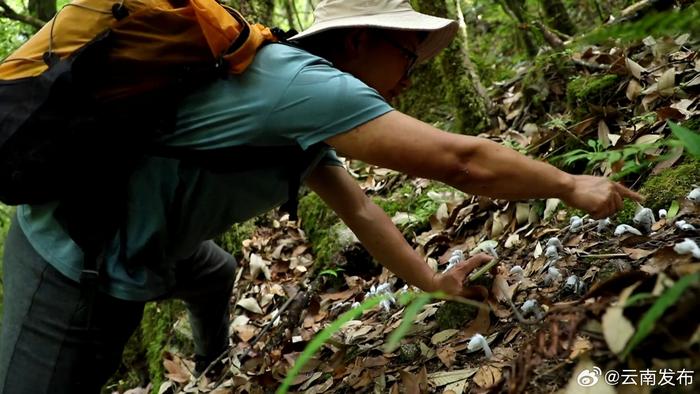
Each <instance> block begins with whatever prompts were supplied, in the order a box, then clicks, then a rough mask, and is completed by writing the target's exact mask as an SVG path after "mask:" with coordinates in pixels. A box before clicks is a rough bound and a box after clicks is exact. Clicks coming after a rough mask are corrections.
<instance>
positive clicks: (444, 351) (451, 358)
mask: <svg viewBox="0 0 700 394" xmlns="http://www.w3.org/2000/svg"><path fill="white" fill-rule="evenodd" d="M437 357H438V358H439V359H440V361H442V363H443V364H445V366H446V367H447V368H452V365H454V363H455V361H457V352H456V351H455V349H454V348H453V347H452V346H450V345H448V346H445V347H442V348H440V349H438V350H437Z"/></svg>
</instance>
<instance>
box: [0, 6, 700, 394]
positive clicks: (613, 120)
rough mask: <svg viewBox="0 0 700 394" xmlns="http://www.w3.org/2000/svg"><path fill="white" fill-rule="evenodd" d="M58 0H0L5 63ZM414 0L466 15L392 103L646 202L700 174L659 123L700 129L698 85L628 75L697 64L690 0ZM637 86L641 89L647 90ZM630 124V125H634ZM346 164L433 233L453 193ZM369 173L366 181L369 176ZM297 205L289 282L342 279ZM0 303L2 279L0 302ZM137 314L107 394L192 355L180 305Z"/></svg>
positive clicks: (667, 199) (333, 245)
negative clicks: (618, 185)
mask: <svg viewBox="0 0 700 394" xmlns="http://www.w3.org/2000/svg"><path fill="white" fill-rule="evenodd" d="M65 3H66V1H64V0H59V1H53V0H29V1H28V2H23V1H18V0H0V58H5V57H6V56H7V55H9V54H10V53H11V52H12V51H13V50H14V49H15V48H17V47H18V46H19V45H21V44H22V43H23V42H24V41H26V40H27V39H28V38H29V37H30V36H31V35H32V34H33V32H35V31H36V30H37V29H38V28H40V27H41V26H42V25H43V24H44V23H45V22H46V21H48V20H49V19H50V18H51V17H52V16H53V15H54V14H55V13H56V11H57V10H59V9H60V8H61V7H62V6H63V5H64V4H65ZM226 3H227V4H229V5H231V6H232V7H234V8H236V9H238V10H240V11H241V12H242V13H243V14H244V15H247V16H248V18H249V20H251V21H255V22H260V23H263V24H265V25H268V26H278V27H280V28H282V29H285V30H287V29H295V30H297V31H301V30H303V29H304V28H305V27H307V26H309V25H310V24H311V22H312V20H313V17H312V10H313V8H314V6H315V5H316V4H317V3H318V0H308V1H302V0H251V1H244V0H242V1H235V0H231V1H228V2H226ZM411 3H412V4H413V6H414V7H415V8H416V9H417V10H419V11H421V12H424V13H428V14H433V15H437V16H442V17H448V18H452V19H458V20H460V22H461V24H460V31H459V34H458V37H457V39H456V40H455V41H454V42H453V43H452V45H450V47H449V48H447V50H445V51H443V53H442V54H441V55H440V56H438V57H437V58H436V59H434V60H433V61H431V62H429V63H426V64H422V65H420V66H418V67H417V69H416V70H415V73H414V76H413V79H412V82H413V86H412V87H411V88H410V89H409V90H408V91H407V92H406V93H405V94H404V95H403V96H402V97H400V98H398V99H397V100H396V101H395V102H394V103H393V105H394V106H395V107H396V108H397V109H399V110H401V111H403V112H406V113H408V114H411V115H413V116H415V117H417V118H419V119H421V120H423V121H425V122H428V123H431V124H433V125H435V126H437V127H439V128H442V129H444V130H448V131H451V132H455V133H461V134H470V135H481V136H485V137H488V138H494V139H496V140H498V141H499V142H502V143H504V144H506V145H507V146H510V147H512V148H515V149H518V150H519V151H521V152H523V153H526V154H530V155H532V156H535V157H540V158H542V159H543V160H549V161H550V162H552V163H553V164H556V165H558V166H560V167H562V168H565V169H567V170H569V171H572V172H577V173H584V172H585V173H592V174H598V175H606V176H614V177H616V179H619V180H620V181H623V182H625V183H627V184H628V185H631V186H633V187H635V188H636V189H642V190H645V191H647V192H649V193H650V194H651V197H652V198H651V204H653V208H654V209H659V208H664V207H668V205H669V204H670V203H671V202H672V201H673V200H674V199H675V198H678V197H679V196H680V195H681V194H683V195H684V194H685V193H686V192H687V190H686V189H687V188H689V187H690V186H691V185H693V184H694V183H700V171H699V169H700V166H699V165H698V162H697V161H696V160H693V159H692V158H691V157H690V156H689V155H687V154H684V153H683V150H682V149H681V150H680V152H679V151H678V149H677V146H674V145H672V144H666V143H667V141H669V140H670V132H669V130H668V129H667V128H664V127H665V122H666V120H675V121H678V122H679V123H681V124H682V125H684V126H685V127H687V128H689V129H691V130H698V129H700V121H699V115H698V112H697V111H698V109H697V104H698V103H697V101H696V98H697V93H696V91H694V90H692V89H691V90H689V91H690V92H691V93H688V94H686V93H678V92H675V91H674V93H673V94H670V95H669V94H665V93H663V92H656V91H649V89H651V87H650V86H647V85H646V84H645V85H644V86H642V85H641V84H639V83H638V84H637V85H640V86H639V88H638V89H637V88H636V87H635V86H636V85H634V84H633V83H632V80H640V81H641V80H643V79H644V78H647V79H648V81H647V82H649V85H651V82H652V80H653V82H656V83H657V85H658V84H661V79H662V78H661V77H660V76H659V75H660V74H662V73H663V72H664V71H665V70H667V68H668V67H669V64H673V62H674V61H678V62H679V63H680V62H682V61H686V60H688V59H689V57H688V56H690V57H691V58H690V59H691V60H688V61H691V62H692V61H693V60H692V59H696V57H695V56H696V55H695V52H694V51H695V50H696V49H697V39H698V33H699V32H700V24H699V23H698V22H697V20H698V17H699V16H700V12H699V11H698V7H697V6H696V5H693V3H694V2H693V1H665V0H653V1H641V2H639V1H630V0H611V1H602V0H582V1H571V0H497V1H481V0H473V1H472V0H444V1H443V0H412V1H411ZM679 9H681V10H682V11H679ZM649 40H651V41H649ZM651 42H653V44H652V43H651ZM664 48H666V49H664ZM644 51H647V52H649V53H651V54H652V55H649V54H645V55H644V56H641V55H640V56H639V57H638V58H636V59H637V60H638V61H639V63H644V65H643V67H642V66H639V64H638V63H637V62H634V64H636V65H637V66H639V67H642V68H643V69H644V71H643V72H641V74H640V75H628V74H629V73H632V74H634V72H635V71H636V72H637V73H638V74H639V69H636V68H635V67H636V66H634V65H632V66H630V63H626V64H623V65H622V66H620V64H618V63H616V61H617V60H619V59H620V58H622V59H623V63H624V59H625V58H628V59H633V58H635V55H636V54H639V53H640V52H644ZM674 51H685V52H684V53H692V55H687V56H686V57H685V58H682V59H680V60H679V59H675V60H674V58H673V56H674V55H672V54H671V53H672V52H674ZM621 53H622V55H621ZM644 53H646V52H644ZM674 53H675V52H674ZM670 54H671V55H670ZM648 55H649V56H651V57H649V56H648ZM657 55H658V56H657ZM651 58H653V60H649V59H651ZM696 64H698V63H696ZM619 67H623V68H625V67H626V70H627V71H624V72H622V71H619ZM696 67H697V66H696ZM698 71H700V70H698ZM657 74H659V75H657ZM674 77H675V79H674V81H673V82H672V85H673V86H671V90H673V89H674V87H680V86H681V85H683V84H685V85H684V87H685V86H687V87H689V88H692V87H693V86H697V85H692V83H693V81H694V79H692V78H693V77H692V76H690V77H687V78H686V76H685V74H682V73H681V72H678V74H677V75H676V74H674ZM630 85H632V86H633V88H630ZM688 85H690V86H688ZM642 88H646V90H645V92H646V93H644V92H643V91H642ZM677 93H678V94H677ZM654 94H656V97H655V98H654V99H653V100H652V99H648V100H647V101H646V102H643V101H644V98H643V97H647V98H648V97H652V96H653V95H654ZM625 100H626V101H625ZM682 100H689V101H690V103H687V102H683V101H682ZM623 101H624V104H623ZM678 103H681V105H680V107H679V106H678V105H677V104H678ZM642 104H643V105H642ZM674 105H675V107H673V106H674ZM660 108H662V109H663V110H659V109H660ZM665 108H672V109H671V110H666V109H665ZM678 108H681V109H678ZM673 110H675V111H676V112H678V113H676V112H673ZM683 111H685V112H683ZM672 112H673V113H672ZM679 114H680V115H679ZM659 127H661V129H659ZM632 129H634V131H633V132H632V131H629V130H632ZM640 130H641V132H640ZM630 133H631V134H630ZM649 135H652V137H648V136H649ZM645 136H647V137H645ZM611 139H612V141H611ZM640 139H641V141H640ZM649 144H651V145H649ZM623 148H626V149H627V151H626V152H627V153H624V152H625V151H623ZM630 149H631V150H632V151H631V152H632V153H630ZM650 150H653V153H649V152H650ZM567 153H568V155H567ZM618 154H619V155H620V157H617V156H616V155H618ZM577 155H578V156H577ZM669 156H673V157H669ZM601 158H602V159H601ZM671 159H673V160H672V161H669V160H671ZM660 163H666V164H664V165H665V168H666V169H669V168H670V169H671V171H676V172H674V173H673V175H669V176H670V177H671V179H674V180H675V181H677V183H678V184H677V185H676V186H677V188H675V189H674V188H672V187H670V186H669V184H668V181H666V180H660V178H657V177H656V176H657V175H658V174H659V173H660V170H657V168H658V166H659V164H660ZM350 165H351V167H352V169H353V171H355V172H356V174H355V175H357V174H361V175H359V176H358V179H359V180H361V181H362V182H363V187H365V189H366V190H367V192H368V194H370V195H372V197H373V198H374V199H375V201H376V202H377V203H378V204H379V205H380V206H382V208H384V209H385V210H386V211H387V213H389V214H390V215H391V216H393V217H394V218H395V219H396V218H397V217H399V216H400V214H401V213H408V217H409V219H405V220H404V219H402V218H401V217H399V218H398V219H397V220H395V221H397V223H400V225H401V229H402V231H404V233H405V234H406V237H407V239H409V240H410V241H411V242H412V243H414V244H418V245H420V242H421V234H423V233H424V232H428V230H430V229H431V226H432V228H433V229H435V226H434V224H435V223H434V221H435V220H436V219H435V218H436V215H437V217H439V216H440V215H441V213H440V209H441V207H442V205H443V204H444V202H440V201H442V200H440V199H436V198H434V197H430V196H435V195H436V194H440V193H442V194H444V193H446V192H448V190H446V189H445V187H444V185H436V184H430V183H426V182H422V181H420V180H411V179H407V178H405V177H401V176H399V175H397V174H390V175H388V176H387V172H382V171H381V170H375V169H368V168H367V167H366V166H364V165H362V164H361V163H350ZM368 174H369V175H368ZM368 177H369V178H372V181H371V182H370V181H369V180H368ZM380 180H381V181H380ZM648 181H649V182H648ZM664 182H666V183H664ZM379 183H381V185H378V184H379ZM681 186H682V188H681ZM654 187H656V188H654ZM449 192H450V193H452V192H453V191H449ZM430 193H433V194H432V195H430ZM480 204H481V203H480ZM448 205H449V204H448ZM487 205H488V204H487ZM650 206H652V205H650ZM450 207H451V206H450ZM480 207H481V205H480ZM521 207H522V206H521V205H519V206H518V207H517V208H516V207H515V206H514V205H511V206H509V205H505V206H499V205H498V204H496V205H495V208H493V206H491V207H490V208H485V209H492V210H493V209H499V210H501V211H502V212H503V213H499V214H498V215H495V216H489V218H490V219H486V223H485V224H484V228H488V231H487V232H488V237H490V238H494V239H495V238H497V237H500V236H502V237H505V238H508V239H511V238H510V237H509V236H508V231H507V230H506V229H507V228H509V227H510V225H509V223H510V221H511V220H512V221H518V223H519V221H520V219H519V218H518V219H517V220H516V217H515V215H516V211H518V212H517V214H518V215H520V213H519V212H520V210H521V209H520V208H521ZM301 208H302V212H301V214H302V228H303V230H304V232H305V235H304V236H305V237H306V238H305V240H307V241H311V244H312V246H311V247H310V248H309V253H311V256H312V260H313V264H312V267H313V268H311V267H310V268H309V272H310V273H309V275H305V276H298V275H300V274H299V273H298V272H297V273H295V275H297V277H296V279H297V280H298V281H299V282H302V281H304V282H311V281H315V280H316V279H314V278H318V277H319V273H322V272H333V273H335V275H336V277H337V274H338V273H339V272H342V271H343V270H344V269H348V268H347V267H345V268H343V267H344V266H343V267H341V265H339V264H338V261H339V259H338V254H339V253H340V252H341V250H342V253H344V254H345V257H343V259H345V260H343V261H345V263H348V261H347V260H348V258H347V245H339V244H338V243H337V242H336V241H337V239H336V238H338V235H337V234H336V233H331V232H329V231H327V228H325V229H324V228H322V226H321V223H323V225H324V226H325V225H328V226H331V227H332V226H335V225H336V222H337V218H335V221H333V220H331V219H329V218H331V216H332V214H330V213H328V212H327V211H324V210H323V208H321V207H320V206H319V202H318V201H317V198H316V197H315V196H313V195H312V194H309V195H307V196H306V197H305V198H304V200H303V201H302V206H301ZM451 208H452V207H451ZM509 210H510V211H509ZM527 210H528V212H536V213H533V214H534V215H541V214H542V212H543V211H544V210H545V203H544V202H538V203H531V204H530V205H528V208H527ZM634 211H635V207H634V206H630V205H628V206H626V209H625V211H624V212H623V213H622V214H621V215H620V216H619V217H618V218H617V219H618V221H619V222H620V223H623V222H629V221H630V220H631V216H633V215H634ZM506 212H511V216H510V217H509V219H508V220H507V221H506V219H503V221H504V223H503V225H502V227H503V229H501V233H498V234H495V228H496V227H497V226H498V225H499V220H501V218H502V217H503V216H502V215H506ZM576 213H577V212H566V213H565V214H564V216H562V217H561V218H560V221H562V222H567V221H568V219H569V217H571V216H572V215H574V214H576ZM11 215H12V208H10V207H6V206H2V205H0V251H1V250H2V241H1V240H2V238H3V234H5V233H6V232H7V228H8V227H9V221H10V217H11ZM442 215H443V216H444V214H442ZM489 215H490V214H489ZM499 215H501V216H499ZM531 216H532V214H531ZM401 220H403V221H401ZM280 221H282V220H281V218H280V217H279V216H278V215H277V214H276V213H271V214H269V215H265V216H262V217H260V218H256V219H254V220H251V221H249V222H246V223H243V224H239V225H236V226H234V227H233V228H232V229H231V230H230V231H229V232H228V233H226V234H224V235H222V236H221V237H220V238H219V239H218V240H217V241H218V243H219V244H221V245H222V246H223V247H225V248H226V249H227V250H229V251H230V252H231V253H233V254H234V255H236V256H237V257H238V258H239V260H241V261H243V262H244V264H248V262H249V260H250V259H251V249H254V247H252V246H250V245H251V239H253V240H255V239H260V238H261V237H262V235H260V234H261V231H262V233H263V234H267V235H266V236H269V237H272V238H274V236H271V235H270V234H269V233H266V231H267V232H275V231H280ZM555 221H556V219H555ZM453 224H454V225H455V226H456V223H453ZM283 228H284V226H283ZM510 228H511V230H512V229H513V227H510ZM261 229H263V230H261ZM460 231H463V229H461V228H460ZM479 231H482V230H481V227H480V228H479ZM501 234H503V235H501ZM256 237H257V238H256ZM475 237H476V236H475ZM307 238H308V239H307ZM505 238H504V240H505ZM475 239H476V238H475ZM481 239H483V237H482V238H481ZM579 241H580V240H579ZM246 242H247V243H246ZM295 242H296V241H295ZM455 242H456V240H455ZM465 242H466V241H465ZM253 243H255V241H253ZM441 251H443V252H444V251H445V250H441ZM277 257H279V253H278V256H277ZM341 260H342V259H341ZM443 260H444V259H442V260H440V263H443V262H444V261H443ZM328 270H330V271H328ZM0 272H1V265H0ZM305 272H306V271H304V273H305ZM378 273H381V270H379V271H378ZM320 277H322V278H324V279H323V280H322V281H321V282H323V284H322V285H320V286H321V288H322V289H325V290H328V289H334V290H344V289H346V288H347V286H349V285H346V287H343V286H342V285H341V286H339V287H338V284H337V283H333V281H332V278H331V277H333V275H328V274H327V275H320ZM348 277H351V276H348ZM253 279H255V278H253ZM314 283H317V282H314ZM368 283H369V282H368ZM317 285H318V283H317ZM317 291H321V290H318V289H317ZM512 296H513V295H512V294H511V297H512ZM239 298H240V294H239ZM1 305H2V286H1V283H0V308H1ZM233 309H235V305H232V310H233ZM238 310H240V308H238ZM144 316H145V317H144V320H143V323H142V326H141V328H140V329H139V330H138V332H137V333H136V334H135V335H134V337H133V338H132V339H131V341H130V343H129V346H128V347H127V350H126V352H125V355H124V362H123V365H122V367H121V368H120V371H119V373H118V374H117V375H116V376H115V377H114V378H113V379H112V381H111V382H110V384H109V385H108V386H107V387H106V388H105V392H114V391H119V392H123V391H125V390H127V389H133V390H136V389H134V388H138V387H143V388H144V389H143V391H132V393H137V392H145V391H146V389H145V387H147V385H149V383H150V385H149V386H148V387H149V389H150V390H151V392H154V393H156V392H158V389H159V388H160V387H163V385H164V384H165V385H167V384H171V386H172V387H174V386H175V385H176V384H178V383H179V384H184V383H185V381H187V379H185V380H184V381H179V380H178V378H177V373H176V372H177V368H176V367H174V366H173V365H175V364H173V363H174V362H175V361H173V360H180V358H183V359H184V358H187V357H191V353H192V347H191V346H192V345H191V342H190V339H189V336H190V335H191V334H189V333H188V328H187V327H186V322H185V320H184V319H183V316H184V309H183V306H182V304H181V303H179V302H161V303H158V304H156V303H150V304H149V305H148V306H147V309H146V312H145V314H144ZM0 324H1V322H0ZM237 335H238V339H240V338H241V337H242V336H247V335H242V334H241V333H240V332H238V334H237ZM290 336H291V334H290ZM249 339H250V338H248V340H249ZM278 340H279V339H278ZM234 342H235V341H234ZM243 342H247V340H245V341H243ZM306 342H307V339H306V338H305V341H304V343H306ZM296 347H298V346H296ZM295 350H299V349H295ZM358 357H359V356H358ZM441 360H442V358H441ZM164 361H165V363H164ZM411 361H412V360H409V363H410V362H411ZM443 362H444V361H443ZM316 378H317V379H325V378H326V376H325V375H323V377H322V378H319V377H318V376H317V377H316ZM181 380H182V379H181ZM319 381H320V380H319ZM555 383H556V382H555ZM564 383H565V380H564ZM557 384H558V385H559V386H558V387H561V385H562V382H561V381H560V382H558V383H556V384H554V386H556V385H557ZM273 386H274V384H273ZM550 387H551V386H550ZM387 390H388V389H387Z"/></svg>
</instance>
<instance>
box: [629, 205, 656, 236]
mask: <svg viewBox="0 0 700 394" xmlns="http://www.w3.org/2000/svg"><path fill="white" fill-rule="evenodd" d="M632 221H633V222H634V224H636V225H637V227H638V228H640V229H642V230H643V231H644V232H645V233H647V234H648V233H650V232H651V226H652V225H653V224H654V222H655V221H656V220H655V219H654V213H653V212H652V211H651V209H649V208H642V209H640V210H639V212H637V213H636V214H635V215H634V219H632Z"/></svg>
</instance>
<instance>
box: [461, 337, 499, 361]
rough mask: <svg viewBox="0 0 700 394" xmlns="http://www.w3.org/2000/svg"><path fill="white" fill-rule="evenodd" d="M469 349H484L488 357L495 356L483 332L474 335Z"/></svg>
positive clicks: (468, 346)
mask: <svg viewBox="0 0 700 394" xmlns="http://www.w3.org/2000/svg"><path fill="white" fill-rule="evenodd" d="M467 349H469V351H472V352H474V351H477V350H483V351H484V354H485V355H486V358H487V359H490V358H491V357H493V352H491V348H490V347H489V343H488V342H487V341H486V338H484V336H483V335H481V334H474V336H473V337H472V338H471V339H470V340H469V344H468V345H467Z"/></svg>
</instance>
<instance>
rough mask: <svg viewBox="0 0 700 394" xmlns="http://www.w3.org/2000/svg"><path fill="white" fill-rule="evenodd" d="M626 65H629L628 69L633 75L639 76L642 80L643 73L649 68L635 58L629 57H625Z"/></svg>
mask: <svg viewBox="0 0 700 394" xmlns="http://www.w3.org/2000/svg"><path fill="white" fill-rule="evenodd" d="M625 65H626V66H627V70H628V71H629V72H630V74H632V76H633V77H635V78H637V79H638V80H641V79H642V74H643V73H646V72H647V70H646V69H645V68H644V67H642V66H641V65H639V63H637V62H635V61H634V60H632V59H630V58H628V57H626V58H625ZM632 81H634V80H632Z"/></svg>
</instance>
